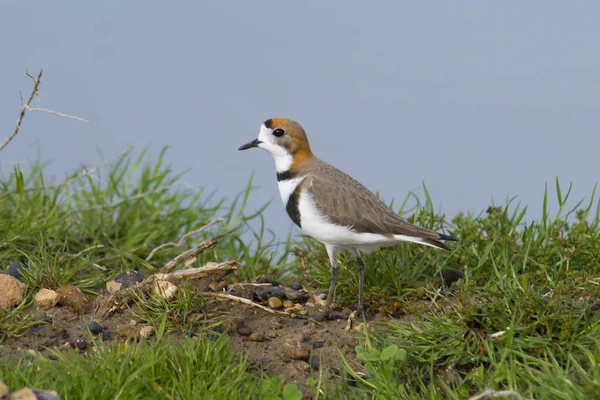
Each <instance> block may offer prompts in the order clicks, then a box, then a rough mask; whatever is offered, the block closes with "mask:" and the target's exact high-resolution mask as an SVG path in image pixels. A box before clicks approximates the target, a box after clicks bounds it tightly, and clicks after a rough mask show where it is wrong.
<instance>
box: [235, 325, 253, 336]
mask: <svg viewBox="0 0 600 400" xmlns="http://www.w3.org/2000/svg"><path fill="white" fill-rule="evenodd" d="M237 333H238V334H239V335H240V336H250V335H251V334H252V329H250V327H249V326H245V325H242V326H238V327H237Z"/></svg>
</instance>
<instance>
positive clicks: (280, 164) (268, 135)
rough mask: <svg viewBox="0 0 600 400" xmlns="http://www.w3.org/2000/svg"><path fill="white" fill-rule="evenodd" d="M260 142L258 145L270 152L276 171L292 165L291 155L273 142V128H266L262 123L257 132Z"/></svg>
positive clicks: (286, 168)
mask: <svg viewBox="0 0 600 400" xmlns="http://www.w3.org/2000/svg"><path fill="white" fill-rule="evenodd" d="M258 140H260V142H261V143H260V144H259V145H258V147H260V148H261V149H264V150H266V151H268V152H269V153H271V155H272V156H273V159H274V160H275V169H276V170H277V172H285V171H287V170H288V169H290V167H291V166H292V162H293V161H294V160H293V157H292V155H291V154H290V153H288V151H287V150H286V149H284V148H283V147H281V146H279V145H278V144H276V143H275V141H274V139H273V130H272V129H269V128H267V127H266V126H265V125H264V124H262V125H261V127H260V132H259V134H258Z"/></svg>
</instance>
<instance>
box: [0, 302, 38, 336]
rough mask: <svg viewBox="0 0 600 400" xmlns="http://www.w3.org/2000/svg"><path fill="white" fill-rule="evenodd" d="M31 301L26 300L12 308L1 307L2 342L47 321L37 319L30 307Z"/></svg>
mask: <svg viewBox="0 0 600 400" xmlns="http://www.w3.org/2000/svg"><path fill="white" fill-rule="evenodd" d="M30 305H31V301H29V300H27V299H26V300H24V301H22V302H21V304H19V305H18V306H17V307H15V308H12V309H0V343H2V342H3V341H4V340H6V339H7V338H14V337H19V336H21V335H23V334H25V333H26V332H27V330H28V329H29V328H31V327H34V326H36V325H40V324H44V323H45V322H43V321H40V320H37V319H36V318H35V315H34V312H33V311H31V310H30V309H29V306H30Z"/></svg>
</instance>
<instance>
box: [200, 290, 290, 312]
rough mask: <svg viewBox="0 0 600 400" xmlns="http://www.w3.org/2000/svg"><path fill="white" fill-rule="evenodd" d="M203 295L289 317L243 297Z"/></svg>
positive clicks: (220, 294) (225, 294) (218, 294)
mask: <svg viewBox="0 0 600 400" xmlns="http://www.w3.org/2000/svg"><path fill="white" fill-rule="evenodd" d="M203 295H204V296H211V297H218V298H220V299H227V300H233V301H237V302H240V303H243V304H247V305H249V306H252V307H257V308H260V309H261V310H264V311H266V312H268V313H271V314H277V315H286V316H288V317H289V316H290V314H288V313H286V312H283V311H276V310H273V309H270V308H268V307H265V306H263V305H260V304H258V303H255V302H253V301H252V300H248V299H245V298H243V297H237V296H234V295H231V294H227V293H218V292H205V293H203Z"/></svg>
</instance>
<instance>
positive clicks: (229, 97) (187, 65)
mask: <svg viewBox="0 0 600 400" xmlns="http://www.w3.org/2000/svg"><path fill="white" fill-rule="evenodd" d="M599 15H600V2H597V1H579V2H564V1H526V2H524V1H521V2H500V1H454V2H449V1H438V2H415V1H411V2H408V1H386V2H364V1H360V2H359V1H304V2H282V1H252V2H249V1H247V2H241V1H240V2H235V3H234V2H210V3H209V2H199V1H176V2H165V1H160V2H159V1H148V0H146V1H132V0H128V1H103V2H100V1H96V2H84V1H54V2H16V1H7V0H0V38H2V39H0V41H1V43H2V46H1V48H2V54H3V55H2V62H0V123H1V125H0V126H2V131H3V132H4V133H3V134H2V135H0V136H2V137H1V138H0V139H3V138H4V137H5V136H8V135H9V134H10V133H11V132H12V130H13V127H14V122H15V120H16V116H17V112H18V109H19V101H20V100H19V89H21V90H23V92H24V93H28V92H29V90H30V88H31V82H30V81H29V80H27V79H25V78H24V77H23V72H24V70H25V68H29V70H30V71H31V72H32V73H35V72H37V71H38V70H39V69H40V68H43V69H44V71H45V76H44V79H43V84H42V85H43V86H42V88H41V98H42V102H41V103H39V105H38V104H36V106H39V107H46V108H50V109H53V110H57V111H62V112H65V113H70V114H74V115H77V116H81V117H84V118H88V119H91V120H93V121H95V122H96V123H97V126H95V127H91V126H88V125H84V124H81V123H78V122H74V121H69V120H65V119H61V118H58V117H55V116H52V115H47V114H41V113H37V114H30V115H28V116H27V117H26V120H25V122H24V124H23V127H22V130H21V133H20V135H19V136H18V137H17V138H16V139H15V141H14V142H13V143H12V144H11V145H10V146H9V147H8V148H7V149H5V150H4V151H3V152H2V153H1V154H0V161H1V162H2V168H3V169H6V168H10V164H5V163H9V162H13V161H21V160H34V159H35V158H36V156H37V153H36V150H35V147H32V144H33V143H36V141H37V143H39V148H40V152H41V157H42V159H44V160H52V164H51V166H50V169H49V171H50V172H52V173H53V174H56V175H57V176H59V177H60V176H63V174H64V173H65V172H67V171H71V170H73V169H74V168H75V167H77V166H78V165H80V164H81V163H88V164H95V163H97V162H99V161H101V159H100V156H99V155H98V153H97V150H96V149H97V148H99V149H101V150H102V152H103V154H104V155H105V156H106V157H110V156H114V155H117V154H119V153H121V152H122V151H123V150H124V149H125V147H126V146H127V145H128V144H131V143H137V142H142V143H150V144H151V145H152V149H153V151H154V153H158V151H159V150H160V148H161V147H162V146H163V145H170V146H171V147H172V149H171V151H170V153H169V154H168V159H169V161H171V162H172V163H173V165H174V168H175V169H176V170H182V169H185V168H187V167H193V170H192V172H191V173H190V174H189V175H188V176H187V178H186V179H187V181H189V182H190V183H191V184H193V185H197V186H205V187H207V188H209V189H218V193H219V194H221V195H232V194H234V193H237V192H239V191H240V190H241V189H242V188H243V187H244V185H245V184H246V182H247V180H248V178H249V176H250V174H251V172H252V171H254V172H255V182H256V184H258V185H259V186H261V188H260V189H258V190H257V191H256V192H255V193H254V195H253V197H252V199H251V206H253V207H254V206H257V205H258V204H261V203H263V202H264V201H266V200H269V199H274V203H273V205H272V206H271V207H270V209H269V211H268V212H267V213H266V215H265V217H266V224H267V226H268V227H270V228H272V229H274V230H275V231H276V232H278V233H285V232H287V231H288V229H289V228H290V226H291V222H290V221H289V219H287V216H286V215H285V211H284V208H283V206H282V205H281V202H280V200H279V196H278V193H277V185H276V180H275V171H274V164H273V161H272V159H271V156H270V155H269V154H268V153H266V152H264V151H261V150H254V151H247V152H238V151H237V148H238V147H239V146H240V145H242V144H243V143H246V142H247V141H249V140H252V139H254V138H255V137H256V136H257V134H258V130H259V127H260V124H261V123H262V122H263V121H264V120H265V119H267V118H269V117H273V116H284V117H289V118H293V119H296V120H298V121H299V122H300V123H302V124H303V125H304V127H305V129H306V131H307V133H308V136H309V139H310V141H311V146H312V148H313V151H314V152H315V153H316V154H317V155H318V156H320V157H321V158H323V159H325V160H327V161H329V162H330V163H332V164H334V165H336V166H338V167H340V168H341V169H343V170H345V171H346V172H348V173H350V174H351V175H353V176H354V177H355V178H357V179H358V180H360V181H361V182H363V183H364V184H365V185H366V186H367V187H369V188H370V189H372V190H374V191H377V190H379V191H380V192H381V194H382V196H383V198H384V199H385V200H386V201H390V200H392V199H394V198H395V199H396V200H397V201H398V200H401V199H403V198H404V196H405V195H406V193H407V192H408V191H410V190H414V189H418V188H419V187H420V185H421V181H425V183H426V184H427V186H428V188H429V190H430V192H431V194H432V196H433V200H434V203H435V205H436V207H439V208H441V210H443V211H444V212H446V213H447V214H450V215H453V214H455V213H456V212H457V211H459V210H464V211H468V210H471V211H477V212H478V211H480V210H482V209H484V208H485V207H486V206H487V205H489V204H490V199H491V198H492V197H493V198H494V199H495V200H496V201H497V202H500V203H503V202H504V200H505V199H506V197H507V196H512V195H518V196H519V198H520V200H521V201H522V202H523V203H526V204H529V205H530V206H531V210H532V211H533V213H532V214H531V217H534V216H537V215H539V214H538V213H539V210H540V207H541V203H542V195H543V189H544V184H545V182H546V181H548V182H550V183H551V184H552V185H553V182H554V179H555V177H556V176H558V177H559V178H560V179H561V180H562V181H563V182H564V184H565V185H567V184H568V182H573V185H574V191H573V194H574V196H575V197H577V198H580V197H583V196H588V195H589V194H590V193H591V191H592V189H593V186H594V185H595V184H596V182H597V181H598V180H599V172H600V166H599V160H598V155H599V153H600V132H599V130H598V126H599V119H600V40H599V38H600V24H599V23H598V16H599Z"/></svg>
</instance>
